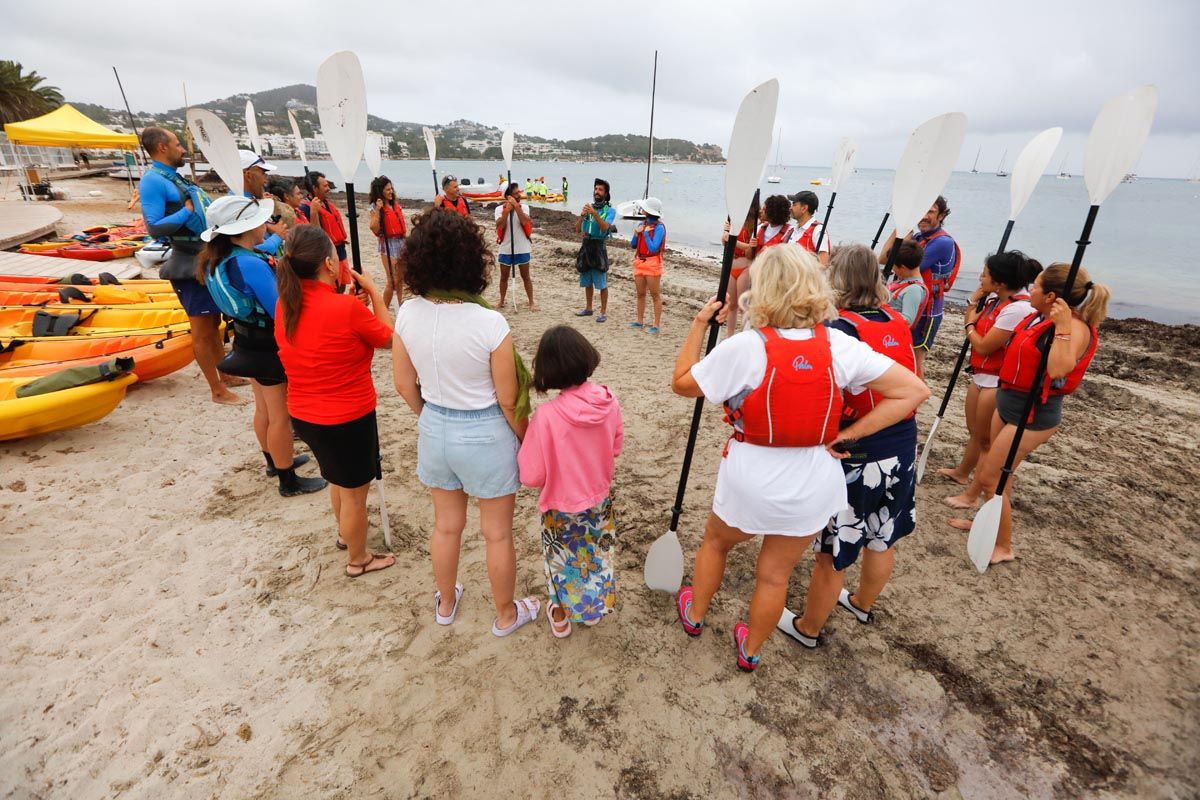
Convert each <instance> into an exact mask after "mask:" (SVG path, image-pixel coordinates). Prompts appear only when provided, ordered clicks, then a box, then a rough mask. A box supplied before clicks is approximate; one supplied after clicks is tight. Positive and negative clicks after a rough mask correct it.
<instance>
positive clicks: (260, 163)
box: [238, 150, 275, 172]
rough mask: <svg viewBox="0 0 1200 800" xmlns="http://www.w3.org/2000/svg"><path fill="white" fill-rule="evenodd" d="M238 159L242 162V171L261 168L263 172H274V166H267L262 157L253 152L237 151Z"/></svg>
mask: <svg viewBox="0 0 1200 800" xmlns="http://www.w3.org/2000/svg"><path fill="white" fill-rule="evenodd" d="M238 157H239V158H240V159H241V160H242V169H250V168H251V167H262V171H263V172H274V171H275V165H274V164H268V163H267V162H266V161H264V160H263V157H262V156H260V155H259V154H258V153H256V152H254V151H253V150H238Z"/></svg>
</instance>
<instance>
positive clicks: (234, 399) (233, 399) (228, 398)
mask: <svg viewBox="0 0 1200 800" xmlns="http://www.w3.org/2000/svg"><path fill="white" fill-rule="evenodd" d="M212 401H213V402H214V403H220V404H221V405H223V406H242V405H245V404H246V402H247V401H246V398H244V397H239V396H238V395H236V394H234V393H233V392H231V391H229V390H228V389H226V388H224V387H222V388H221V389H220V390H219V391H216V392H213V395H212Z"/></svg>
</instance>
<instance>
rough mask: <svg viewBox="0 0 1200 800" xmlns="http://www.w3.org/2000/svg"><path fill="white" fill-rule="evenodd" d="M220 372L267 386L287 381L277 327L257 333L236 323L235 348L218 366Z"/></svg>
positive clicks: (234, 332) (234, 328) (234, 331)
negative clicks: (281, 358) (276, 333)
mask: <svg viewBox="0 0 1200 800" xmlns="http://www.w3.org/2000/svg"><path fill="white" fill-rule="evenodd" d="M217 369H219V370H220V371H221V372H224V373H225V374H226V375H236V376H238V377H239V378H250V379H252V380H255V381H258V382H259V383H260V384H262V385H263V386H278V385H280V384H281V383H286V382H287V376H286V375H285V374H284V372H283V362H281V361H280V360H279V345H277V344H276V343H275V332H274V329H273V328H262V329H257V330H256V329H251V328H249V327H248V326H245V325H242V324H241V323H238V322H234V324H233V349H232V350H231V351H230V353H229V355H227V356H225V358H223V359H222V360H221V363H220V364H217Z"/></svg>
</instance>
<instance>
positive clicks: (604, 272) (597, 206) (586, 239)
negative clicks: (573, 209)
mask: <svg viewBox="0 0 1200 800" xmlns="http://www.w3.org/2000/svg"><path fill="white" fill-rule="evenodd" d="M592 200H593V202H591V203H588V204H587V205H585V206H584V207H583V211H582V212H581V213H580V216H579V219H578V220H576V222H575V232H576V233H582V234H583V242H582V244H580V245H579V253H578V254H577V255H576V256H575V269H576V271H577V272H578V273H579V285H580V286H582V287H583V294H584V297H585V298H586V300H587V305H586V306H585V307H584V308H583V309H582V310H580V311H576V312H575V316H577V317H590V316H591V315H592V290H593V289H599V290H600V315H599V316H598V317H596V322H604V321H606V320H607V319H608V246H607V244H605V243H606V242H607V240H608V237H609V236H611V235H613V234H614V233H616V232H617V228H616V225H614V224H613V223H614V222H615V221H616V219H617V210H616V209H615V208H613V207H612V206H611V205H609V203H610V201H611V190H610V189H609V186H608V181H606V180H604V179H603V178H596V183H595V187H594V188H593V189H592Z"/></svg>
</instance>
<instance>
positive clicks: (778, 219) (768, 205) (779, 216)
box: [763, 194, 792, 225]
mask: <svg viewBox="0 0 1200 800" xmlns="http://www.w3.org/2000/svg"><path fill="white" fill-rule="evenodd" d="M763 210H764V211H765V212H766V214H767V223H768V224H770V225H783V224H784V223H786V222H787V221H788V220H789V219H790V218H791V216H792V204H791V203H790V202H788V199H787V198H786V197H784V196H783V195H781V194H773V195H771V196H770V197H768V198H767V199H766V202H764V203H763Z"/></svg>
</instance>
